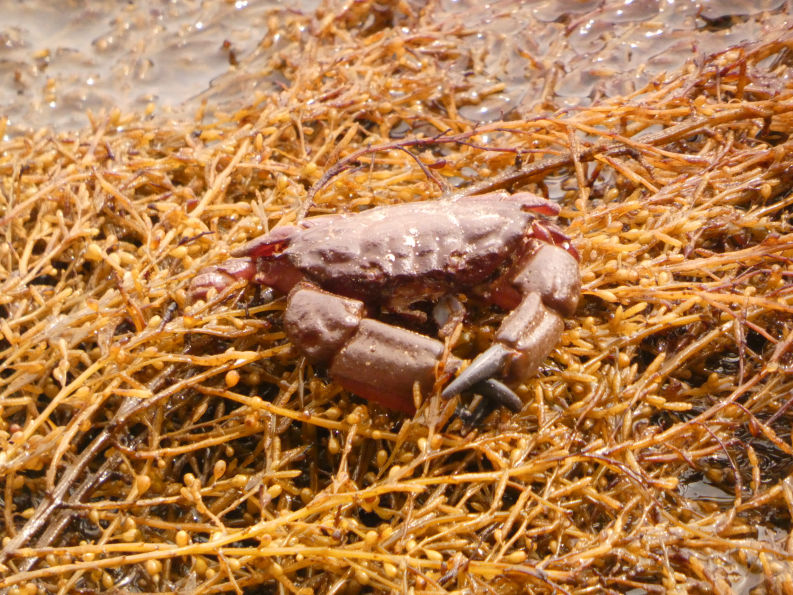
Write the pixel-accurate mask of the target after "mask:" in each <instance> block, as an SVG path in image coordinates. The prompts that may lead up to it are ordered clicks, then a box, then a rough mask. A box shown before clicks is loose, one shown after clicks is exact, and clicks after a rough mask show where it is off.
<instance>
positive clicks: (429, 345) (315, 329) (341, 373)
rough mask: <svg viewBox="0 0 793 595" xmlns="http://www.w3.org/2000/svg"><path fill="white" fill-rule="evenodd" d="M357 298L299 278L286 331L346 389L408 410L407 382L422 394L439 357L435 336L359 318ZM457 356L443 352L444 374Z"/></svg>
mask: <svg viewBox="0 0 793 595" xmlns="http://www.w3.org/2000/svg"><path fill="white" fill-rule="evenodd" d="M364 314H365V308H364V304H363V302H361V301H359V300H355V299H350V298H345V297H342V296H339V295H336V294H332V293H328V292H326V291H322V290H320V289H318V288H316V287H314V286H312V285H310V284H307V283H301V284H299V285H297V286H296V287H295V288H294V289H293V290H292V291H291V292H290V294H289V300H288V302H287V308H286V312H285V313H284V326H285V329H286V333H287V336H289V338H290V340H291V341H292V342H293V343H294V344H295V345H296V346H297V347H298V348H299V349H300V350H301V351H303V353H305V354H306V356H307V357H308V358H309V360H311V361H312V362H313V363H315V364H318V365H322V366H326V367H327V368H328V372H329V373H330V375H331V377H332V378H333V379H334V380H335V381H337V382H338V383H339V384H341V385H342V386H343V387H344V388H346V389H347V390H349V391H351V392H353V393H355V394H357V395H360V396H361V397H364V398H366V399H369V400H370V401H376V402H378V403H380V404H382V405H385V406H386V407H390V408H391V409H396V410H399V411H404V412H406V413H414V412H415V406H414V404H413V385H414V383H415V382H416V381H418V383H419V388H420V390H421V392H422V393H424V394H427V393H428V392H429V391H430V390H432V387H433V385H434V383H435V377H436V369H437V368H438V363H439V362H440V361H441V359H442V357H443V351H444V345H443V343H441V342H440V341H437V340H435V339H432V338H430V337H427V336H425V335H421V334H419V333H414V332H412V331H409V330H406V329H403V328H400V327H396V326H391V325H389V324H385V323H383V322H379V321H377V320H373V319H371V318H365V317H364ZM459 363H460V361H459V360H458V359H457V358H455V357H449V358H448V360H447V361H446V367H445V369H444V370H443V373H444V374H448V375H451V374H452V373H454V371H455V370H456V369H457V367H458V366H459Z"/></svg>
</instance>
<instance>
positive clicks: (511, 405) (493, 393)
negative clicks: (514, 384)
mask: <svg viewBox="0 0 793 595" xmlns="http://www.w3.org/2000/svg"><path fill="white" fill-rule="evenodd" d="M473 390H474V392H477V393H479V394H481V395H482V396H483V397H487V398H488V399H490V400H491V401H495V402H496V403H498V404H499V405H503V406H504V407H506V408H507V409H509V410H510V411H512V412H513V413H517V412H518V411H520V410H521V409H523V401H521V400H520V397H519V396H518V395H516V394H515V392H514V391H513V390H512V389H511V388H509V387H508V386H507V385H506V384H504V383H503V382H499V381H498V380H496V379H494V378H488V379H487V380H483V381H482V382H480V383H479V384H476V385H474V387H473Z"/></svg>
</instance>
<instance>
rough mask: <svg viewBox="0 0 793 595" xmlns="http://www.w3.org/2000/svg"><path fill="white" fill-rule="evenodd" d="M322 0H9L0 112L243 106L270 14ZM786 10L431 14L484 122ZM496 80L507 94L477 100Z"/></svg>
mask: <svg viewBox="0 0 793 595" xmlns="http://www.w3.org/2000/svg"><path fill="white" fill-rule="evenodd" d="M317 3H318V1H317V0H299V1H297V2H290V3H289V5H288V6H286V5H285V4H283V3H281V2H279V1H278V0H257V1H254V0H251V1H244V0H238V1H236V2H229V1H220V0H215V1H208V2H199V1H197V0H187V1H180V2H166V1H157V0H144V1H141V2H135V3H119V2H115V1H111V0H101V1H91V2H89V1H87V0H85V1H77V0H70V1H64V2H59V3H52V2H45V1H42V0H36V1H28V2H22V1H18V0H0V14H2V15H3V19H2V23H0V116H7V117H8V119H9V121H8V127H7V133H8V134H18V133H22V132H27V131H29V130H31V129H37V128H40V127H43V126H48V127H53V128H55V129H59V130H68V129H74V128H81V127H83V126H85V125H86V124H87V121H88V120H87V118H86V115H85V111H86V110H88V109H90V110H92V111H94V112H99V111H101V110H105V111H107V110H110V109H112V108H113V107H115V106H117V107H119V108H121V109H122V111H130V110H143V109H145V107H146V106H147V105H149V104H153V105H154V106H156V108H157V109H158V110H159V111H160V112H162V111H166V112H167V111H170V110H173V111H176V112H180V111H189V112H191V111H193V110H195V109H196V108H197V103H198V102H197V101H195V98H197V97H201V99H210V100H211V101H215V102H222V103H229V102H232V103H233V102H239V103H240V104H241V103H244V102H245V99H246V97H247V96H249V95H250V93H251V92H252V90H253V89H256V88H257V85H261V86H264V87H265V88H270V87H274V82H273V81H268V80H263V79H262V80H257V78H256V72H257V69H258V68H259V66H260V65H261V64H263V63H264V61H265V60H266V59H267V58H268V56H269V52H268V51H263V50H262V48H260V47H259V42H260V41H261V40H262V39H263V37H264V36H265V34H266V32H267V23H268V17H269V16H270V15H272V14H275V15H276V20H275V21H272V20H270V22H271V23H272V22H276V23H277V22H278V21H277V15H283V14H284V13H285V11H287V10H292V11H294V10H301V11H308V12H310V11H313V10H314V9H315V8H316V5H317ZM424 5H425V3H424V2H421V3H419V2H414V3H413V4H412V6H413V7H414V9H418V8H420V7H423V6H424ZM791 8H793V0H752V1H749V0H714V1H699V2H697V1H694V0H607V1H606V2H603V1H602V0H574V1H571V0H542V1H528V2H520V1H516V0H498V1H495V2H491V3H488V4H483V3H481V2H479V1H478V0H438V2H433V3H430V4H429V8H426V9H425V15H426V19H428V20H429V21H435V22H436V23H437V24H438V27H439V28H440V30H441V31H444V30H446V31H450V32H451V31H455V32H457V31H459V29H460V28H463V29H464V30H465V31H466V33H465V34H464V37H463V39H464V40H465V42H464V43H466V44H467V47H466V49H467V50H469V52H470V53H466V56H468V55H470V54H471V53H472V54H473V55H474V56H476V57H477V58H478V59H477V60H476V63H475V64H473V65H472V64H470V63H469V61H468V60H467V58H466V59H465V60H461V62H460V63H459V64H456V65H455V64H453V65H452V68H451V69H450V75H451V76H452V77H453V78H455V79H456V82H458V83H460V84H461V85H463V86H468V87H469V88H470V89H472V90H471V92H470V93H469V96H470V99H469V101H468V103H467V105H463V106H461V108H460V113H461V114H462V115H463V116H465V117H467V118H470V119H473V120H481V121H488V120H495V119H498V118H502V117H526V116H529V115H531V114H532V113H536V112H538V111H548V110H549V109H550V110H556V109H559V108H575V107H576V106H581V105H586V104H589V103H591V102H592V101H593V100H596V99H598V98H599V97H602V96H613V95H618V94H623V93H626V92H629V91H631V90H633V89H635V88H637V87H641V86H643V85H644V84H646V83H647V82H648V81H650V80H652V79H653V78H654V77H656V76H658V75H660V74H662V73H664V72H671V71H674V70H677V69H679V68H680V66H681V65H683V64H684V63H685V62H686V61H687V60H692V59H696V57H697V56H701V55H703V54H709V53H713V52H717V51H719V50H721V49H724V48H726V47H729V46H732V45H735V44H740V43H745V42H751V41H753V40H758V39H761V38H762V37H763V36H764V35H768V34H770V32H772V31H775V30H779V29H781V28H785V27H789V26H790V24H791V17H790V16H789V13H790V12H791ZM276 47H277V46H273V49H275V48H276ZM271 51H272V50H271ZM221 79H222V81H223V84H222V85H220V86H219V87H220V88H219V89H218V91H219V92H213V84H216V83H217V82H218V81H219V80H221ZM235 79H237V80H238V81H239V84H234V80H235ZM494 83H495V84H497V83H504V85H505V87H504V89H503V90H502V91H500V92H498V93H493V94H490V95H488V96H486V97H479V96H478V90H479V89H481V88H485V87H487V86H488V85H492V84H494Z"/></svg>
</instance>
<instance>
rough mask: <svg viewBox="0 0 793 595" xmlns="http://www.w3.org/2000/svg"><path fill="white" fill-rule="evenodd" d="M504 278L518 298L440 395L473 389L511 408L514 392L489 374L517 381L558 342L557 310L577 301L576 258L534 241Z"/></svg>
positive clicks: (566, 311)
mask: <svg viewBox="0 0 793 595" xmlns="http://www.w3.org/2000/svg"><path fill="white" fill-rule="evenodd" d="M507 280H508V282H509V285H510V286H511V287H512V288H513V289H514V290H515V291H517V293H518V294H519V295H521V296H523V298H522V300H521V301H520V303H519V304H518V305H517V307H516V308H515V309H514V310H512V312H510V313H509V314H508V315H507V316H506V317H505V318H504V321H503V322H502V323H501V326H500V327H499V329H498V331H497V332H496V342H495V343H494V344H493V345H491V346H490V348H489V349H487V350H486V351H484V352H483V353H481V354H479V356H477V357H476V358H475V359H474V360H473V361H472V362H471V364H470V365H469V366H468V367H467V368H466V369H465V370H463V372H462V373H461V374H460V375H459V376H457V378H455V379H454V380H453V381H452V382H451V383H450V384H449V385H448V386H447V387H446V388H445V389H444V390H443V392H442V393H441V395H442V396H443V397H444V398H450V397H453V396H454V395H457V394H459V393H461V392H464V391H467V390H472V391H475V392H478V393H479V394H482V395H483V396H487V397H489V398H494V399H496V400H497V401H498V402H499V403H501V404H504V405H506V406H507V407H509V408H510V409H512V410H516V409H520V407H521V405H522V403H521V401H520V399H519V397H518V396H517V395H515V393H514V392H513V391H512V390H511V389H510V388H509V387H507V386H506V385H504V384H502V383H501V382H498V381H497V380H494V377H499V378H503V379H504V380H505V381H506V382H508V383H518V382H520V381H522V380H525V379H526V378H528V377H530V376H532V375H533V374H535V373H536V372H537V370H538V368H539V366H540V364H541V363H542V361H543V360H544V359H545V358H546V357H547V355H548V354H549V353H550V352H551V350H552V349H553V348H554V346H555V345H556V343H557V342H558V341H559V337H560V336H561V334H562V331H563V330H564V322H563V321H562V315H570V314H572V313H573V312H575V309H576V306H577V305H578V297H579V293H580V289H581V282H580V276H579V272H578V263H577V262H576V260H575V258H574V257H573V256H572V255H571V254H570V253H569V252H568V251H567V250H565V249H564V248H561V247H558V246H554V245H551V244H546V243H544V242H542V243H539V245H538V246H536V247H535V249H534V250H533V251H530V252H529V253H528V256H527V257H526V258H524V259H523V260H521V261H520V262H518V263H517V265H516V267H515V268H514V269H513V271H511V272H510V273H509V274H508V276H507Z"/></svg>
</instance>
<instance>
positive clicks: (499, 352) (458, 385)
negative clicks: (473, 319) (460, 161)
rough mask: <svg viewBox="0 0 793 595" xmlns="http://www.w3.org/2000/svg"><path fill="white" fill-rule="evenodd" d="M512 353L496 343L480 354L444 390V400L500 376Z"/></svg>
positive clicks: (442, 394)
mask: <svg viewBox="0 0 793 595" xmlns="http://www.w3.org/2000/svg"><path fill="white" fill-rule="evenodd" d="M511 353H512V352H511V351H510V350H509V349H507V348H506V347H504V346H503V345H500V344H498V343H494V344H493V345H491V346H490V347H489V348H488V349H487V351H484V352H482V353H480V354H479V355H478V356H477V357H476V359H474V361H472V362H471V365H470V366H468V367H467V368H466V369H465V370H463V371H462V373H461V374H460V375H459V376H458V377H457V378H455V379H454V380H452V381H451V382H450V383H449V385H448V386H447V387H446V388H445V389H443V392H442V393H441V396H442V397H443V398H444V399H450V398H452V397H453V396H454V395H459V394H460V393H461V392H463V391H466V390H468V389H469V388H471V387H473V386H474V385H476V384H479V383H480V382H482V381H483V380H488V379H489V378H492V377H493V376H500V375H501V373H502V371H503V370H504V364H505V363H506V361H507V358H508V357H509V356H510V354H511ZM499 384H500V383H499ZM510 392H511V391H510ZM513 394H514V393H513ZM515 398H517V397H515ZM518 400H520V399H518ZM522 405H523V403H522V402H521V406H522Z"/></svg>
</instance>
